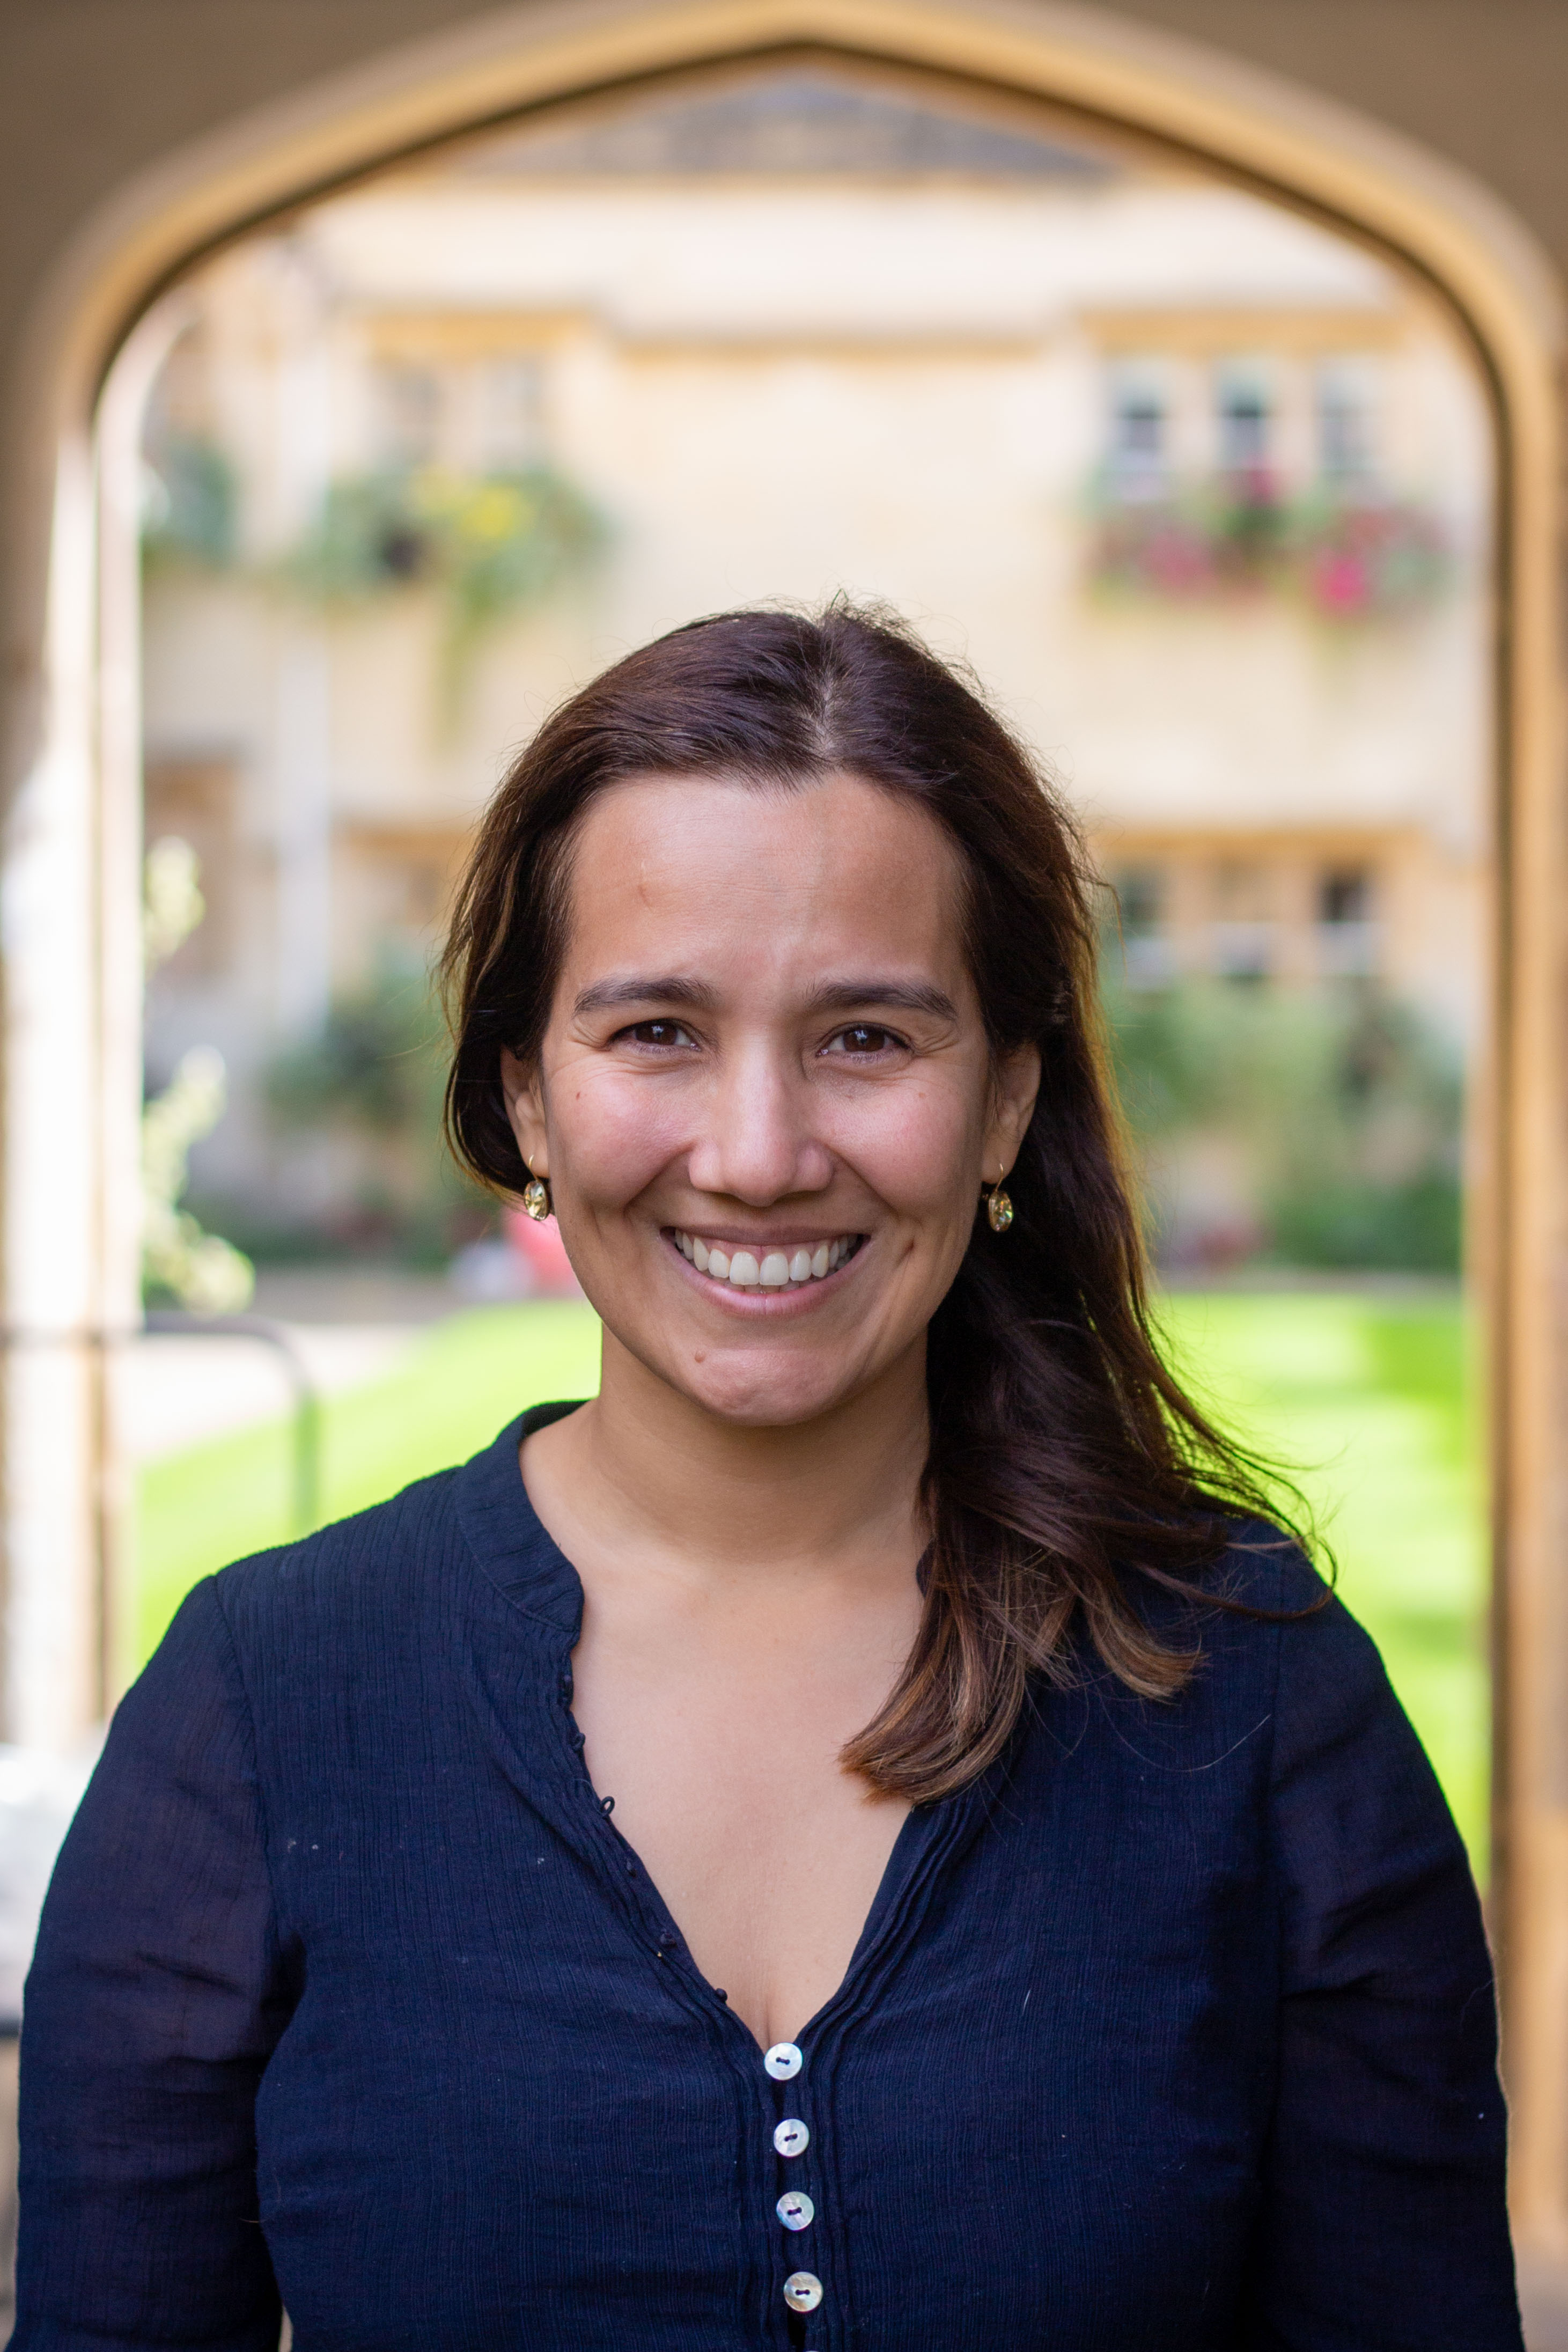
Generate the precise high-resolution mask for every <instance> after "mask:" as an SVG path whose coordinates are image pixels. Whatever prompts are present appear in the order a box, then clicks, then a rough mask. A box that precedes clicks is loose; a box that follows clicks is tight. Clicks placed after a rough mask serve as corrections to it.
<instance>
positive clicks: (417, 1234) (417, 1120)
mask: <svg viewBox="0 0 1568 2352" xmlns="http://www.w3.org/2000/svg"><path fill="white" fill-rule="evenodd" d="M445 1083H446V1030H445V1024H444V1022H443V1020H442V1017H441V1011H440V1007H439V1005H438V1004H437V1003H436V1000H435V997H434V992H433V991H432V988H431V984H430V979H429V975H428V973H427V972H426V971H424V970H423V967H421V966H419V965H417V964H415V963H413V961H410V960H409V959H407V958H405V957H400V956H398V955H396V954H394V953H392V952H391V951H388V952H386V953H385V954H383V956H382V960H381V961H380V962H379V963H378V965H377V966H376V968H375V970H374V971H373V972H372V973H371V977H370V978H369V980H368V981H367V982H365V983H364V984H363V985H362V986H361V987H359V988H357V989H352V990H350V991H349V992H346V993H345V994H343V995H341V996H340V997H339V998H338V999H337V1001H336V1002H335V1003H334V1004H333V1006H332V1009H331V1012H330V1013H329V1016H328V1019H327V1022H326V1024H325V1026H324V1027H323V1028H322V1030H321V1031H320V1032H319V1034H318V1035H316V1036H314V1037H309V1038H306V1039H303V1040H301V1041H300V1042H299V1043H298V1044H296V1045H290V1046H288V1047H286V1048H285V1050H284V1051H283V1052H282V1053H280V1054H278V1055H276V1056H275V1058H274V1060H273V1062H272V1064H271V1066H270V1067H269V1068H268V1071H267V1104H268V1108H269V1109H270V1111H271V1113H272V1116H273V1118H274V1119H275V1121H276V1122H277V1126H278V1128H279V1129H282V1130H283V1131H284V1132H285V1133H295V1134H300V1133H304V1132H306V1131H308V1130H317V1131H321V1130H325V1131H326V1132H328V1133H329V1134H332V1135H334V1136H336V1137H338V1138H340V1139H343V1140H345V1141H346V1142H347V1143H348V1144H349V1145H350V1151H351V1154H352V1158H353V1160H354V1162H355V1164H356V1165H357V1168H358V1181H357V1184H356V1186H355V1190H354V1196H353V1199H352V1202H351V1204H350V1205H348V1206H346V1207H345V1208H344V1209H343V1210H342V1211H341V1212H340V1213H339V1214H338V1215H337V1216H335V1217H334V1218H333V1219H332V1220H331V1221H330V1224H329V1227H327V1226H324V1227H323V1228H322V1229H321V1230H319V1231H316V1232H311V1233H305V1234H301V1233H298V1232H296V1231H290V1232H287V1233H278V1234H274V1235H271V1236H269V1237H267V1238H265V1239H264V1238H263V1237H262V1236H259V1235H258V1236H257V1237H256V1246H258V1247H259V1248H260V1249H261V1250H262V1251H263V1254H266V1255H272V1254H275V1253H278V1254H282V1255H288V1256H300V1255H313V1254H314V1253H315V1251H316V1250H318V1249H320V1248H323V1247H325V1248H327V1249H329V1250H336V1251H338V1252H339V1253H340V1252H341V1251H342V1250H344V1249H345V1248H347V1249H350V1250H354V1249H364V1248H370V1249H373V1250H378V1251H385V1250H388V1249H391V1250H392V1251H393V1252H395V1253H396V1254H397V1255H400V1256H401V1257H402V1258H403V1259H404V1260H405V1261H406V1262H409V1263H412V1264H415V1265H444V1263H445V1262H446V1260H447V1259H448V1257H450V1255H451V1253H452V1249H453V1247H454V1244H455V1242H456V1241H457V1240H458V1239H460V1238H471V1237H472V1234H473V1230H474V1225H475V1213H476V1208H477V1207H478V1206H479V1196H478V1195H477V1194H476V1192H475V1190H474V1188H473V1186H472V1185H471V1184H470V1183H469V1182H468V1181H467V1180H466V1178H465V1177H464V1176H463V1175H462V1174H461V1173H460V1172H459V1171H458V1170H457V1168H456V1167H455V1164H454V1162H453V1160H452V1159H451V1157H450V1155H449V1153H448V1152H447V1151H446V1150H445V1147H444V1143H443V1140H442V1130H441V1108H442V1097H443V1094H444V1088H445ZM231 1222H232V1221H231ZM484 1222H485V1223H488V1213H487V1212H486V1214H485V1218H484Z"/></svg>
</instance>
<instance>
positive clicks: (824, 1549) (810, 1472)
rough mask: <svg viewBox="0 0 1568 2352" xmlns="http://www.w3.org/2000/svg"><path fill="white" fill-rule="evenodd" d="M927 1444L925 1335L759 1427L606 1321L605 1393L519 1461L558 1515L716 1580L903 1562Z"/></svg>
mask: <svg viewBox="0 0 1568 2352" xmlns="http://www.w3.org/2000/svg"><path fill="white" fill-rule="evenodd" d="M926 1444H927V1421H926V1406H925V1351H924V1346H923V1345H922V1346H921V1347H920V1348H918V1349H912V1350H910V1351H909V1353H908V1355H907V1356H906V1357H904V1358H903V1359H900V1360H899V1361H898V1362H896V1363H894V1365H891V1366H890V1367H889V1368H888V1370H886V1371H885V1372H884V1373H883V1375H882V1377H881V1378H880V1379H879V1380H878V1381H877V1382H876V1383H875V1384H874V1385H873V1387H872V1388H871V1389H869V1390H867V1391H863V1392H862V1394H860V1395H858V1396H855V1397H852V1398H851V1399H849V1400H848V1401H846V1402H844V1403H842V1404H841V1405H839V1406H836V1407H835V1408H834V1409H833V1410H832V1411H831V1412H827V1413H823V1414H821V1415H819V1416H818V1417H817V1418H815V1419H813V1420H811V1421H810V1422H804V1423H790V1424H787V1425H785V1426H782V1427H777V1426H775V1427H766V1428H756V1427H749V1426H746V1425H742V1424H737V1423H734V1422H730V1421H725V1420H722V1419H720V1418H719V1417H718V1416H716V1414H714V1413H712V1412H707V1411H706V1410H705V1409H704V1408H703V1407H702V1406H701V1405H699V1404H697V1403H695V1402H694V1401H693V1400H692V1399H690V1398H688V1397H685V1396H683V1395H681V1394H680V1392H679V1391H677V1390H675V1389H673V1388H672V1387H671V1386H670V1385H669V1384H668V1383H667V1382H666V1381H662V1380H660V1379H659V1378H658V1377H657V1376H656V1375H655V1374H653V1372H651V1371H649V1370H648V1369H647V1367H646V1366H645V1365H643V1363H642V1362H641V1361H640V1360H638V1359H637V1358H636V1357H634V1356H632V1354H631V1353H630V1351H629V1350H628V1349H625V1348H623V1347H622V1345H621V1343H620V1342H619V1341H618V1340H617V1339H615V1338H614V1336H613V1334H612V1333H610V1332H608V1331H607V1332H606V1333H605V1335H604V1371H603V1380H602V1385H601V1391H600V1394H599V1396H598V1397H597V1398H595V1399H594V1400H593V1401H592V1402H591V1403H590V1404H587V1405H584V1406H583V1407H582V1408H581V1409H580V1411H579V1412H574V1413H572V1414H570V1416H568V1418H566V1419H565V1420H563V1421H559V1422H555V1423H551V1424H550V1425H549V1427H547V1428H545V1429H543V1430H541V1431H539V1432H538V1433H537V1435H535V1436H533V1437H531V1438H529V1439H528V1442H527V1444H526V1446H525V1449H524V1453H525V1464H524V1475H525V1477H526V1478H527V1480H528V1486H529V1489H530V1492H531V1493H533V1494H534V1497H535V1501H536V1503H537V1504H538V1505H539V1507H540V1508H541V1516H543V1517H544V1518H545V1520H546V1524H547V1525H550V1526H551V1527H552V1528H555V1527H556V1526H557V1524H558V1523H564V1524H562V1525H561V1528H560V1531H561V1532H563V1533H570V1530H571V1523H573V1522H575V1523H576V1530H577V1532H578V1534H579V1536H580V1538H588V1539H589V1540H590V1541H591V1544H592V1546H593V1548H594V1549H602V1548H604V1547H606V1546H611V1545H628V1546H630V1547H632V1549H635V1550H637V1551H639V1552H641V1553H643V1556H644V1557H646V1555H647V1554H648V1553H649V1552H656V1553H662V1554H664V1556H665V1557H666V1558H667V1559H671V1560H672V1562H673V1561H674V1559H679V1561H680V1563H681V1565H682V1567H683V1569H684V1570H685V1574H686V1575H687V1576H695V1577H699V1578H701V1579H702V1580H705V1581H706V1580H710V1579H711V1580H714V1581H716V1582H722V1583H729V1582H731V1581H732V1580H736V1579H744V1580H747V1581H751V1580H755V1579H756V1578H757V1577H758V1575H759V1574H761V1575H763V1576H766V1577H770V1576H772V1575H784V1576H789V1574H790V1573H791V1572H793V1573H795V1574H800V1573H801V1572H804V1573H806V1574H808V1575H810V1576H821V1574H822V1573H823V1572H824V1571H826V1572H827V1573H829V1574H830V1575H831V1574H832V1573H834V1572H835V1571H836V1570H848V1571H850V1572H851V1573H860V1574H864V1573H865V1572H866V1571H867V1570H870V1571H871V1572H872V1573H873V1574H874V1573H875V1571H876V1569H878V1568H881V1569H883V1570H884V1571H885V1570H890V1569H893V1570H895V1571H896V1570H902V1572H903V1573H904V1574H907V1573H908V1571H909V1569H910V1567H911V1566H912V1565H913V1562H914V1559H915V1556H916V1555H917V1554H918V1552H919V1550H920V1549H922V1547H923V1543H924V1536H923V1533H922V1531H921V1528H920V1519H919V1488H920V1477H921V1472H922V1470H923V1468H924V1466H925V1451H926ZM563 1548H564V1549H567V1550H568V1552H569V1553H570V1550H571V1549H572V1547H571V1543H570V1540H569V1541H568V1542H567V1543H566V1545H565V1546H564V1547H563Z"/></svg>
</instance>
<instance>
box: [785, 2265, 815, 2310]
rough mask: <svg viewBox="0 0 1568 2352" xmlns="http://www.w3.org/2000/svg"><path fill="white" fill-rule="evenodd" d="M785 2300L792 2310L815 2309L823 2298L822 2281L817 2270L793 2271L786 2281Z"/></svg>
mask: <svg viewBox="0 0 1568 2352" xmlns="http://www.w3.org/2000/svg"><path fill="white" fill-rule="evenodd" d="M784 2300H785V2302H786V2303H787V2304H788V2305H789V2308H790V2310H791V2311H815V2310H816V2308H817V2305H819V2304H820V2303H821V2300H822V2282H821V2279H820V2278H819V2277H818V2276H817V2274H816V2273H815V2271H791V2272H790V2273H789V2277H788V2278H787V2279H786V2280H785V2282H784Z"/></svg>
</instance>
